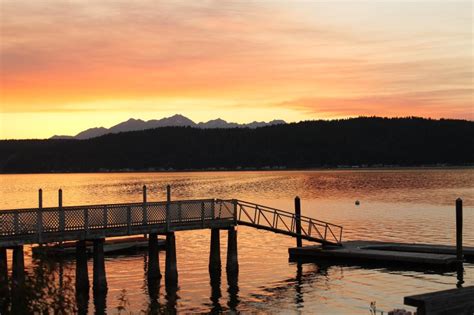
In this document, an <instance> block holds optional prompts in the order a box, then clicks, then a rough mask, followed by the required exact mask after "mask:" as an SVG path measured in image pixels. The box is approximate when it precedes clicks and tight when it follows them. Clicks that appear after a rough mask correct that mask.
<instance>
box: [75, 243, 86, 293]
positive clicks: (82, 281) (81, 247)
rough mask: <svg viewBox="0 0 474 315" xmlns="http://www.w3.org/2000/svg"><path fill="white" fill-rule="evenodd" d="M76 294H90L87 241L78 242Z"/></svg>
mask: <svg viewBox="0 0 474 315" xmlns="http://www.w3.org/2000/svg"><path fill="white" fill-rule="evenodd" d="M76 292H77V293H78V294H82V293H83V292H86V293H87V294H88V292H89V271H88V269H87V247H86V241H77V242H76Z"/></svg>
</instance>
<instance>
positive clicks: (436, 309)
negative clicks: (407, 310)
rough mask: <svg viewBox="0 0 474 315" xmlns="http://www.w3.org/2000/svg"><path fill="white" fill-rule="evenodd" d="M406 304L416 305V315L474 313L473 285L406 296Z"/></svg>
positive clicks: (469, 314) (466, 314)
mask: <svg viewBox="0 0 474 315" xmlns="http://www.w3.org/2000/svg"><path fill="white" fill-rule="evenodd" d="M404 303H405V304H406V305H410V306H415V307H417V314H418V315H426V314H432V315H438V314H439V315H441V314H458V315H463V314H465V315H472V314H474V286H471V287H466V288H457V289H452V290H445V291H438V292H431V293H425V294H418V295H412V296H406V297H405V300H404Z"/></svg>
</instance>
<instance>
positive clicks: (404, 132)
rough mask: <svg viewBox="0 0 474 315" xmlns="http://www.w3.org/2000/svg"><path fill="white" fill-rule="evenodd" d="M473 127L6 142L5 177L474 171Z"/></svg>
mask: <svg viewBox="0 0 474 315" xmlns="http://www.w3.org/2000/svg"><path fill="white" fill-rule="evenodd" d="M473 127H474V122H472V121H467V120H449V119H441V120H433V119H424V118H416V117H409V118H380V117H359V118H351V119H342V120H317V121H303V122H299V123H291V124H285V125H275V126H268V127H262V128H257V129H249V128H230V129H198V128H192V127H162V128H157V129H149V130H143V131H132V132H124V133H118V134H109V135H105V136H101V137H97V138H93V139H88V140H58V139H49V140H2V141H0V172H2V173H36V172H95V171H104V170H108V171H114V170H115V171H116V170H136V171H140V170H189V169H214V168H215V169H220V168H224V169H245V168H273V167H283V168H314V167H337V166H341V165H347V166H351V165H359V166H378V165H398V166H417V165H436V164H448V165H472V164H473V162H474V128H473Z"/></svg>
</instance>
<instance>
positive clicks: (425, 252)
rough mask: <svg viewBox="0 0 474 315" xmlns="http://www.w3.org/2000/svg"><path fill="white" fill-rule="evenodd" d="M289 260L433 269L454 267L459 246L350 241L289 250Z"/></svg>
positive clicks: (469, 252) (471, 251) (469, 253)
mask: <svg viewBox="0 0 474 315" xmlns="http://www.w3.org/2000/svg"><path fill="white" fill-rule="evenodd" d="M288 252H289V254H290V260H293V261H297V260H306V261H307V260H309V261H313V260H314V261H316V260H317V259H324V260H325V261H337V262H343V263H353V262H355V263H358V262H381V263H404V264H415V265H431V266H438V267H443V266H445V267H446V266H452V265H455V264H456V263H457V262H458V260H457V258H456V247H455V246H447V245H430V244H409V243H385V242H374V241H349V242H344V243H343V244H342V246H340V247H335V246H305V247H295V248H289V249H288ZM463 252H464V257H465V258H466V260H472V259H474V247H464V250H463Z"/></svg>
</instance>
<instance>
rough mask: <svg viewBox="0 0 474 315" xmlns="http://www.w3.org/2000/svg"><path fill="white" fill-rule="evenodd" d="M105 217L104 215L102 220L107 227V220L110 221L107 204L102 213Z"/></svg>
mask: <svg viewBox="0 0 474 315" xmlns="http://www.w3.org/2000/svg"><path fill="white" fill-rule="evenodd" d="M102 215H103V217H102V220H103V221H104V229H106V228H107V223H108V222H107V221H108V213H107V206H104V209H103V213H102Z"/></svg>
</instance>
